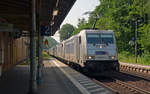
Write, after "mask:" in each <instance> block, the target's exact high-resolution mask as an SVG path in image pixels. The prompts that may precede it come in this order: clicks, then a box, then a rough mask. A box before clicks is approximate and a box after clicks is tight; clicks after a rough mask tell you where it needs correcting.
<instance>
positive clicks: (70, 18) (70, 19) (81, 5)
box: [53, 0, 99, 41]
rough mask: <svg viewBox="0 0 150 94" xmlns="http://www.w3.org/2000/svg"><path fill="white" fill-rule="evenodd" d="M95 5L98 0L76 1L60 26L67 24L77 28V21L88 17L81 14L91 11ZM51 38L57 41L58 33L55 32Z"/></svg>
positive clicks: (97, 3)
mask: <svg viewBox="0 0 150 94" xmlns="http://www.w3.org/2000/svg"><path fill="white" fill-rule="evenodd" d="M97 5H99V0H76V2H75V4H74V5H73V7H72V9H71V10H70V12H69V13H68V15H67V16H66V18H65V20H64V21H63V23H62V24H61V26H63V25H64V24H66V23H69V24H72V25H74V26H76V27H77V24H78V19H79V18H83V17H84V18H85V19H88V15H83V14H84V13H85V12H87V11H93V10H94V9H95V7H96V6H97ZM53 38H54V39H56V40H57V41H59V34H58V32H56V34H55V35H54V36H53Z"/></svg>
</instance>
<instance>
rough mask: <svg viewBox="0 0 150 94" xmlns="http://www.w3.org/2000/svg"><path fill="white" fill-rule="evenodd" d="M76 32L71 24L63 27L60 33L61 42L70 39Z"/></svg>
mask: <svg viewBox="0 0 150 94" xmlns="http://www.w3.org/2000/svg"><path fill="white" fill-rule="evenodd" d="M74 30H75V27H74V26H73V25H71V24H65V25H63V26H62V28H61V29H60V31H59V34H60V41H63V40H66V39H68V38H70V37H71V36H72V33H73V32H74Z"/></svg>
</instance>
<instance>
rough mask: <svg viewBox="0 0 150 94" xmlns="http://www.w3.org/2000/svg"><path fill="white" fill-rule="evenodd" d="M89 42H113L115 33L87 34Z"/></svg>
mask: <svg viewBox="0 0 150 94" xmlns="http://www.w3.org/2000/svg"><path fill="white" fill-rule="evenodd" d="M87 43H89V44H113V43H114V39H113V34H102V33H101V34H100V33H94V34H87Z"/></svg>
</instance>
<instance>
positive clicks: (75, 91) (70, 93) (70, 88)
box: [0, 59, 114, 94]
mask: <svg viewBox="0 0 150 94" xmlns="http://www.w3.org/2000/svg"><path fill="white" fill-rule="evenodd" d="M28 90H29V66H28V65H17V66H16V67H15V68H13V69H12V70H10V71H8V72H7V73H5V74H4V75H3V76H2V77H1V78H0V94H27V92H28ZM38 94H114V93H113V92H111V91H109V90H108V89H106V88H104V87H102V86H99V85H97V84H96V83H94V82H92V81H91V80H90V79H89V78H87V77H86V76H84V75H82V74H80V73H78V72H77V71H75V70H73V69H71V68H70V67H67V65H65V64H63V63H61V62H59V61H57V60H55V59H50V60H45V61H44V68H43V78H42V84H41V85H40V86H38Z"/></svg>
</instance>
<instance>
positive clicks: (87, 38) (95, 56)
mask: <svg viewBox="0 0 150 94" xmlns="http://www.w3.org/2000/svg"><path fill="white" fill-rule="evenodd" d="M49 53H50V54H51V55H52V56H55V57H57V58H59V59H61V60H64V61H67V62H68V64H70V65H73V66H75V67H78V68H81V69H83V70H84V71H91V72H92V73H104V72H106V71H111V70H116V71H119V63H118V56H117V46H116V40H115V35H114V32H113V31H112V30H94V29H84V30H82V31H81V32H80V33H79V34H78V35H74V36H72V37H71V38H69V39H67V40H65V41H63V42H62V43H60V44H58V45H56V46H54V47H52V48H51V49H50V50H49Z"/></svg>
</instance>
